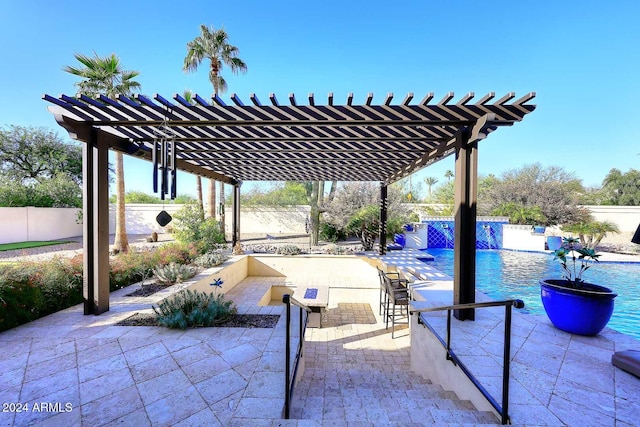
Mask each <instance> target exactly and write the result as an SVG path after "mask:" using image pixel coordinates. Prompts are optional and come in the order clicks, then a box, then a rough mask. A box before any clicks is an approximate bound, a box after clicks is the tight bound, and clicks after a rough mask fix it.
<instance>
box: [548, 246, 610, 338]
mask: <svg viewBox="0 0 640 427" xmlns="http://www.w3.org/2000/svg"><path fill="white" fill-rule="evenodd" d="M579 243H580V241H579V239H576V238H574V237H565V238H563V242H562V247H560V248H559V249H557V250H556V251H555V259H558V260H560V263H561V265H562V269H563V270H564V277H563V278H562V279H544V280H541V281H540V295H541V297H542V304H543V306H544V309H545V311H546V312H547V316H549V320H551V323H553V325H554V326H555V327H556V328H558V329H560V330H562V331H565V332H569V333H572V334H578V335H597V334H598V333H599V332H600V331H602V329H604V327H605V326H606V325H607V323H608V322H609V319H610V318H611V315H612V314H613V304H614V298H615V297H616V296H618V294H616V293H614V292H613V291H612V290H611V289H609V288H606V287H604V286H600V285H595V284H592V283H587V282H585V281H584V280H582V274H583V273H584V272H585V271H587V270H588V269H589V268H591V266H592V264H593V263H596V262H598V257H599V256H600V255H598V254H596V252H595V250H594V249H591V248H583V247H581V246H580V244H579Z"/></svg>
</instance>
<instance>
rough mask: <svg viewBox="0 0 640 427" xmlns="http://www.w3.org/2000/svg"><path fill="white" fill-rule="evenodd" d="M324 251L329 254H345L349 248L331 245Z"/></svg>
mask: <svg viewBox="0 0 640 427" xmlns="http://www.w3.org/2000/svg"><path fill="white" fill-rule="evenodd" d="M324 252H325V253H327V254H329V255H344V254H346V253H347V249H346V248H345V247H344V246H338V245H329V246H327V247H326V248H325V249H324Z"/></svg>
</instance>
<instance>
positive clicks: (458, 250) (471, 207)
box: [453, 130, 478, 320]
mask: <svg viewBox="0 0 640 427" xmlns="http://www.w3.org/2000/svg"><path fill="white" fill-rule="evenodd" d="M455 169H456V176H455V195H454V198H455V208H456V212H455V235H454V261H453V303H454V304H467V303H474V302H475V297H476V205H477V186H478V142H477V140H475V141H473V142H469V134H468V133H467V132H465V131H462V130H459V131H458V132H457V133H456V163H455ZM454 316H455V317H456V318H457V319H459V320H474V319H475V310H474V309H466V310H455V311H454Z"/></svg>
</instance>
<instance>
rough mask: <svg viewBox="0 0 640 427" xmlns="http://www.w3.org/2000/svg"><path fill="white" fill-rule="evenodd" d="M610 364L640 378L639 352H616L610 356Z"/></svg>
mask: <svg viewBox="0 0 640 427" xmlns="http://www.w3.org/2000/svg"><path fill="white" fill-rule="evenodd" d="M611 363H613V366H617V367H618V368H620V369H622V370H623V371H627V372H629V373H630V374H632V375H635V376H636V377H638V378H640V350H626V351H617V352H615V353H613V356H611Z"/></svg>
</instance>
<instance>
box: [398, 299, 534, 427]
mask: <svg viewBox="0 0 640 427" xmlns="http://www.w3.org/2000/svg"><path fill="white" fill-rule="evenodd" d="M500 306H504V307H505V318H504V347H503V361H502V405H500V404H498V402H496V400H495V399H494V398H493V396H491V394H490V393H489V392H488V391H487V390H486V389H485V388H484V387H483V386H482V384H480V382H479V381H478V380H477V379H476V377H475V376H474V375H473V374H472V373H471V371H469V369H467V367H466V366H465V365H464V364H463V363H462V362H461V361H460V358H459V357H458V356H457V355H456V354H455V352H454V351H453V350H452V349H451V311H453V310H463V309H469V308H487V307H500ZM512 307H515V308H523V307H524V302H523V301H522V300H519V299H512V300H504V301H489V302H478V303H468V304H455V305H445V306H440V307H424V308H417V309H414V310H411V311H410V314H413V313H427V312H434V311H445V310H446V311H447V341H446V342H445V341H444V340H443V339H442V337H440V335H438V333H437V332H436V330H435V329H434V328H433V327H432V326H431V325H429V324H428V323H427V321H426V320H425V319H424V318H423V317H422V316H419V317H418V323H421V324H423V325H424V326H425V327H427V328H429V330H430V331H431V332H432V333H433V335H435V337H436V338H438V340H439V341H440V343H441V344H442V345H443V346H444V347H445V349H446V350H447V360H450V361H451V362H452V363H453V364H454V365H455V366H458V367H459V368H460V369H461V370H462V372H463V373H464V374H465V375H466V376H467V378H469V379H470V380H471V382H472V383H473V384H474V385H475V386H476V388H477V389H478V390H479V391H480V393H482V395H483V396H484V397H485V398H486V399H487V400H488V401H489V403H490V404H491V406H493V407H494V409H495V410H496V411H498V413H499V414H500V416H501V421H502V424H509V423H510V420H509V370H510V363H511V308H512Z"/></svg>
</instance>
